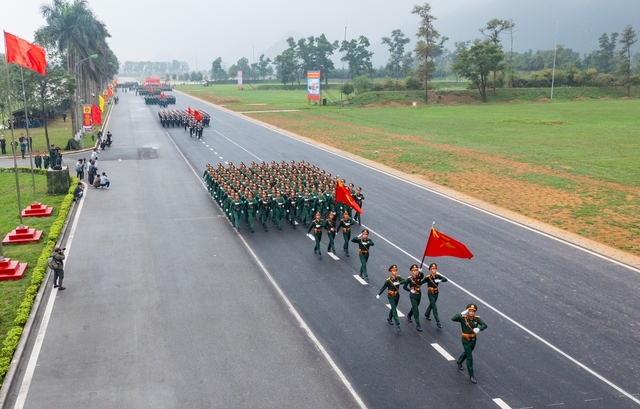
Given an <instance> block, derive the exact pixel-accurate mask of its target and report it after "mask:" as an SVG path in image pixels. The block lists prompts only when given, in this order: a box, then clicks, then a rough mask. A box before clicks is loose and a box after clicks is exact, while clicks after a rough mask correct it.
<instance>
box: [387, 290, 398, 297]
mask: <svg viewBox="0 0 640 409" xmlns="http://www.w3.org/2000/svg"><path fill="white" fill-rule="evenodd" d="M396 295H398V292H397V291H393V290H389V297H395V296H396Z"/></svg>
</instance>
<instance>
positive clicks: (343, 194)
mask: <svg viewBox="0 0 640 409" xmlns="http://www.w3.org/2000/svg"><path fill="white" fill-rule="evenodd" d="M336 202H342V203H344V204H346V205H347V206H349V207H350V208H352V209H353V210H355V211H356V212H358V213H360V214H364V212H363V211H362V209H361V208H360V206H358V205H357V204H356V202H355V200H353V196H351V192H349V189H347V188H346V187H344V185H343V184H342V182H340V181H338V186H336Z"/></svg>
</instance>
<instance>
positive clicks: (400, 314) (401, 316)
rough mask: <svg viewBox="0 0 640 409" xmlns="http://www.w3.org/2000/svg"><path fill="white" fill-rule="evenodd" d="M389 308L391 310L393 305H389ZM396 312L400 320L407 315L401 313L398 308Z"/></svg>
mask: <svg viewBox="0 0 640 409" xmlns="http://www.w3.org/2000/svg"><path fill="white" fill-rule="evenodd" d="M387 308H388V309H391V304H387ZM396 312H397V313H398V318H404V317H405V315H404V314H403V313H401V312H400V310H399V309H397V308H396Z"/></svg>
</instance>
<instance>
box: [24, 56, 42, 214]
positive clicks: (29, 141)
mask: <svg viewBox="0 0 640 409" xmlns="http://www.w3.org/2000/svg"><path fill="white" fill-rule="evenodd" d="M20 79H21V80H22V99H23V101H24V120H25V124H26V126H27V146H29V147H30V148H31V149H29V165H30V166H31V182H32V184H33V203H34V204H37V203H38V200H37V198H36V177H35V175H34V174H33V156H32V155H31V151H32V150H33V139H31V133H30V132H29V114H28V113H27V94H26V93H25V91H24V73H23V70H22V65H21V66H20Z"/></svg>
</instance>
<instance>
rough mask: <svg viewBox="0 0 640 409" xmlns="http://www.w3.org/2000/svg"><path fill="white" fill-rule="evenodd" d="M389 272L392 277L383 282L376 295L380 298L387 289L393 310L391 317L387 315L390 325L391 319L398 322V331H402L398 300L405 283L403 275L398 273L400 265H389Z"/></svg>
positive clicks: (390, 312) (390, 313)
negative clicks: (402, 285) (401, 287)
mask: <svg viewBox="0 0 640 409" xmlns="http://www.w3.org/2000/svg"><path fill="white" fill-rule="evenodd" d="M389 272H390V273H391V277H389V278H387V279H386V280H385V282H384V284H382V287H381V288H380V291H378V294H377V295H376V298H377V299H380V294H382V292H383V291H384V290H385V289H387V299H388V300H389V305H390V306H391V311H389V317H387V322H388V323H389V324H390V325H393V322H392V321H391V319H392V318H393V320H394V321H395V323H396V331H398V332H400V320H399V319H398V310H397V306H398V302H399V301H400V291H399V290H400V285H401V284H404V280H403V279H402V277H400V276H399V275H398V266H396V265H395V264H394V265H392V266H391V267H389Z"/></svg>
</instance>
